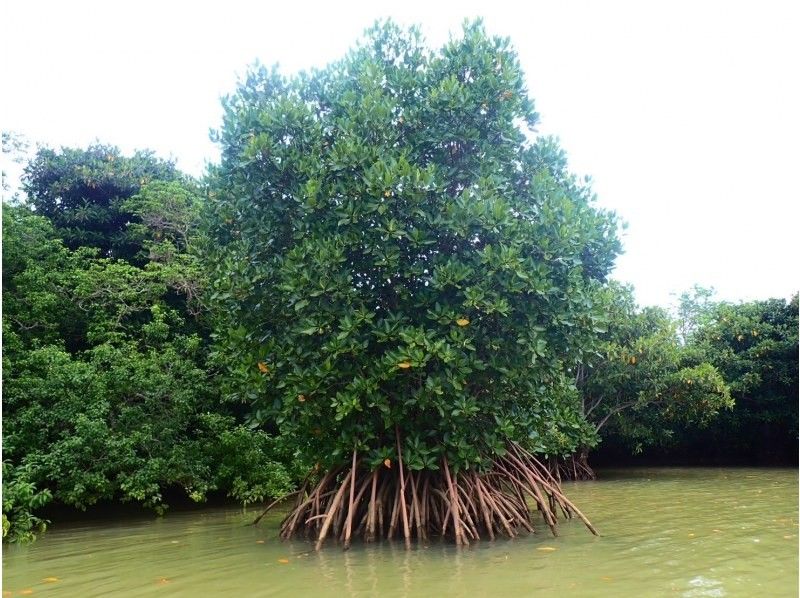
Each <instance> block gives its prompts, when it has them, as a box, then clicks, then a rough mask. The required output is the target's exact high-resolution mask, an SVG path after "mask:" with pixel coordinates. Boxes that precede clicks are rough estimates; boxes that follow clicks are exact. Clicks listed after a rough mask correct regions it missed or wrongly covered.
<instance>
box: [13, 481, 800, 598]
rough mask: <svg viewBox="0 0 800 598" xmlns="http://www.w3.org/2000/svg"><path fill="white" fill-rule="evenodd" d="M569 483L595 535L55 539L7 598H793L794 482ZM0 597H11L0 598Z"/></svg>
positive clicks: (230, 526)
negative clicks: (468, 542) (357, 540)
mask: <svg viewBox="0 0 800 598" xmlns="http://www.w3.org/2000/svg"><path fill="white" fill-rule="evenodd" d="M602 476H603V479H602V480H601V481H598V482H583V483H578V484H566V485H565V489H566V491H567V494H568V495H569V496H570V497H571V498H573V499H574V500H575V502H576V504H578V506H579V507H580V508H581V509H582V510H583V511H584V512H585V513H586V514H587V515H588V516H589V518H590V519H591V520H592V522H593V523H594V524H595V526H596V527H597V528H598V529H599V530H600V533H601V534H603V536H602V537H601V538H595V537H594V536H592V535H591V534H590V533H589V532H588V531H586V530H585V528H583V526H582V524H581V523H580V522H577V521H576V522H568V523H563V524H562V525H561V535H560V536H559V537H558V538H553V537H552V536H551V535H550V534H549V532H547V531H546V528H545V526H544V525H540V526H539V529H540V533H538V534H536V535H535V536H530V537H527V538H521V539H517V540H513V541H507V540H498V541H496V542H488V541H487V542H480V543H475V544H473V546H471V547H470V548H466V549H457V548H455V547H453V546H451V545H448V544H444V543H439V542H429V543H426V544H421V545H416V546H415V547H414V548H413V549H412V550H410V551H407V550H405V548H404V546H403V543H402V542H400V543H383V544H377V545H370V546H364V545H358V544H356V545H354V546H353V548H352V549H351V550H349V551H346V552H343V551H341V550H340V549H338V548H337V547H336V546H335V545H334V544H333V543H330V544H329V545H328V547H327V548H326V549H325V550H323V551H321V552H319V553H316V552H314V550H313V544H312V543H310V542H304V541H293V542H281V541H279V540H277V539H276V537H277V526H278V522H279V519H280V514H279V513H273V514H270V516H269V518H268V520H266V521H265V522H262V525H261V526H259V527H257V528H256V527H253V526H250V525H247V523H248V522H250V521H252V519H253V517H254V514H255V513H256V512H257V509H253V510H252V511H251V512H249V513H243V512H242V511H241V510H236V509H213V510H212V509H210V510H207V511H202V512H193V513H171V514H168V515H167V516H166V517H164V518H160V519H148V520H137V521H115V522H104V523H99V522H92V523H89V524H83V525H76V524H71V525H55V526H52V527H51V529H50V530H49V531H48V532H47V533H46V534H45V535H44V536H43V537H42V538H41V539H40V540H39V541H37V542H35V543H33V544H31V545H27V546H5V547H4V550H3V592H4V596H22V595H30V594H29V591H32V592H33V595H37V596H39V595H41V596H80V597H90V596H126V597H127V596H214V595H219V596H228V595H230V596H314V597H319V598H322V597H324V596H337V597H342V596H470V597H472V596H535V595H541V596H552V595H557V593H562V594H564V595H570V596H686V597H696V596H770V597H773V596H778V597H780V596H792V597H794V596H797V595H798V585H797V584H798V581H797V579H798V578H797V576H798V495H797V492H798V476H797V471H795V470H756V469H663V468H662V469H637V470H624V471H614V472H603V473H602ZM7 592H11V594H8V593H7ZM22 592H25V594H23V593H22Z"/></svg>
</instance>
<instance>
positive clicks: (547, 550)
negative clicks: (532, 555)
mask: <svg viewBox="0 0 800 598" xmlns="http://www.w3.org/2000/svg"><path fill="white" fill-rule="evenodd" d="M536 550H541V551H542V552H553V551H554V550H558V548H553V547H552V546H539V548H537V549H536Z"/></svg>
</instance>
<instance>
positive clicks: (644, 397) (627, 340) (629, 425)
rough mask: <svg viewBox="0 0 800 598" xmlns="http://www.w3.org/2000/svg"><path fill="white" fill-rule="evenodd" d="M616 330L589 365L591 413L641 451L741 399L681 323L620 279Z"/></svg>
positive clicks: (613, 309)
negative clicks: (638, 298) (683, 335)
mask: <svg viewBox="0 0 800 598" xmlns="http://www.w3.org/2000/svg"><path fill="white" fill-rule="evenodd" d="M606 301H607V302H608V305H609V306H610V311H609V313H610V320H609V326H608V331H607V332H606V334H605V335H604V340H605V343H604V345H603V348H602V350H601V352H600V355H599V357H598V358H595V359H593V360H592V361H591V362H589V363H587V364H586V365H585V366H584V368H583V369H582V370H581V378H582V379H581V391H582V393H583V405H584V413H585V415H586V417H587V419H588V420H589V421H590V422H592V424H593V425H594V426H595V429H596V431H597V432H598V433H599V432H600V431H601V430H603V429H604V428H605V427H608V428H610V429H607V430H605V431H604V433H607V434H612V435H615V436H617V437H619V438H621V439H622V440H623V441H624V442H625V443H627V444H628V445H629V446H632V447H634V449H635V450H636V451H639V450H641V447H642V446H643V445H647V444H653V443H656V442H664V441H667V440H668V439H669V438H670V437H671V436H672V434H673V433H674V429H675V428H676V427H677V428H681V429H682V428H684V427H685V426H705V425H707V424H708V422H709V421H710V420H711V419H712V418H713V417H715V416H716V415H717V414H718V413H719V412H720V410H724V409H730V408H731V407H732V406H733V401H732V400H731V397H730V391H729V389H728V385H727V384H726V383H725V380H724V379H723V376H722V375H721V374H720V372H719V371H718V370H717V369H716V368H715V367H714V366H713V365H711V364H709V363H707V362H704V361H699V362H695V360H694V359H693V358H694V355H695V354H694V352H693V351H692V350H690V349H688V348H687V347H685V346H684V345H683V344H682V343H680V342H679V337H678V334H677V330H676V323H675V322H674V321H673V320H672V318H671V317H670V316H669V314H668V313H667V312H666V311H665V310H663V309H660V308H657V307H648V308H644V309H641V310H639V309H637V308H636V306H635V304H634V301H633V294H632V291H631V289H629V288H626V287H619V286H616V285H612V286H610V287H609V288H608V294H607V296H606Z"/></svg>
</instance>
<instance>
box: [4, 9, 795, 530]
mask: <svg viewBox="0 0 800 598" xmlns="http://www.w3.org/2000/svg"><path fill="white" fill-rule="evenodd" d="M224 107H225V117H224V121H223V124H222V127H221V129H220V130H219V131H218V132H217V133H216V139H217V141H218V142H219V144H220V148H221V155H222V160H221V163H220V164H219V165H218V166H214V167H211V168H210V169H209V171H208V173H207V175H206V176H205V177H204V178H203V179H202V180H196V179H193V178H192V177H190V176H187V175H186V174H184V173H182V172H180V171H179V170H178V169H177V168H176V166H175V164H174V163H172V162H170V161H166V160H163V159H161V158H159V157H157V156H156V155H154V154H153V153H152V152H149V151H140V152H136V153H134V154H132V155H125V154H123V153H122V152H121V151H120V150H119V149H118V148H116V147H111V146H106V145H102V144H99V143H98V144H94V145H91V146H89V147H86V148H60V149H52V148H47V147H40V148H38V150H37V151H36V152H35V155H33V156H32V157H31V158H30V160H29V161H28V162H27V164H26V166H25V170H24V176H23V181H22V182H23V186H22V193H21V195H20V196H18V197H16V198H14V199H13V200H12V201H8V202H6V203H4V205H3V213H2V224H3V233H2V238H3V257H2V259H3V290H2V304H3V318H2V333H3V374H2V375H3V396H2V404H3V422H2V435H3V454H2V458H3V466H2V473H3V475H2V477H3V481H2V484H3V486H2V489H3V492H2V494H3V499H2V500H3V537H4V539H5V540H7V541H27V540H31V539H33V538H34V537H35V535H36V533H38V532H39V531H41V530H43V529H44V528H45V526H46V524H47V523H48V522H47V521H46V520H45V515H43V512H44V511H45V510H46V509H47V507H48V506H52V505H63V506H67V507H71V508H76V509H81V510H91V509H92V508H93V507H95V506H96V505H99V504H106V503H134V504H139V505H143V506H145V507H148V508H151V509H153V510H154V511H155V512H157V513H163V512H164V511H165V510H166V509H167V508H168V506H169V505H168V504H167V501H168V500H172V499H174V500H175V501H178V502H181V501H187V500H188V501H194V502H202V501H204V500H206V499H207V498H208V497H210V496H226V497H230V499H232V500H236V501H240V502H241V503H244V504H252V503H260V502H263V501H265V500H268V499H273V498H276V497H280V496H283V495H285V494H287V493H289V492H292V491H293V490H296V489H297V488H301V489H302V491H301V492H300V496H303V492H308V493H309V495H311V496H314V493H316V495H317V496H328V497H329V498H328V499H327V500H329V501H331V504H330V507H329V508H328V512H329V513H330V520H333V516H334V513H335V512H336V510H337V509H339V506H337V505H336V504H334V502H335V501H336V500H338V501H339V503H340V504H341V505H342V506H341V512H342V513H343V515H342V517H343V518H344V523H343V524H342V530H341V534H342V537H343V538H344V539H345V540H346V542H349V540H350V531H351V526H352V528H353V532H354V535H355V534H356V533H357V531H358V529H357V528H359V525H358V523H359V522H360V521H363V525H362V526H361V531H362V532H363V535H364V537H365V539H367V540H369V539H371V537H374V536H375V534H376V533H380V530H379V529H378V528H377V527H376V526H377V524H376V521H377V519H376V517H378V515H376V513H375V509H376V506H375V505H376V495H377V496H378V498H380V496H381V494H382V493H383V494H385V495H387V499H386V500H385V501H384V502H383V503H382V504H383V505H385V506H386V508H388V509H389V510H390V511H391V510H392V508H393V507H392V505H399V507H396V508H395V510H396V511H397V512H398V513H400V514H399V515H397V518H398V519H399V520H400V521H401V523H398V524H397V525H398V527H399V528H402V527H405V529H404V530H403V533H404V535H405V537H406V538H409V537H410V535H411V534H412V533H413V534H416V535H417V536H418V537H420V536H423V535H425V534H426V533H429V531H430V530H429V529H428V528H429V527H430V526H429V525H428V524H426V521H425V517H430V518H432V519H431V520H435V518H436V517H437V516H439V517H440V518H444V519H445V520H446V519H447V517H451V519H452V521H453V524H452V525H453V528H454V529H453V531H452V533H453V534H454V538H455V540H456V541H457V542H459V543H466V542H468V537H469V538H472V537H474V536H477V535H478V534H479V532H480V533H484V532H487V533H488V534H490V535H492V534H493V533H494V532H495V531H497V530H498V529H499V528H501V527H502V526H505V528H506V531H507V532H508V534H509V535H512V530H511V529H510V527H509V526H508V525H507V521H506V519H513V517H511V516H510V515H509V513H512V514H513V515H514V517H518V520H514V521H515V522H516V524H517V525H518V526H521V527H525V526H526V525H527V523H526V519H525V517H526V515H524V514H519V513H518V512H517V511H515V510H514V509H515V508H516V507H515V504H512V503H513V501H510V500H508V499H507V498H506V493H507V492H508V489H509V488H510V487H515V484H517V481H519V480H522V481H519V486H518V487H516V491H517V492H519V494H520V495H522V494H524V492H530V494H531V497H532V499H533V500H535V501H536V502H537V504H538V505H539V507H540V509H541V510H542V511H543V513H545V519H546V520H547V522H548V524H551V523H552V522H551V521H550V520H549V517H551V516H552V517H553V518H555V512H554V511H555V507H554V506H553V505H554V504H555V503H558V504H560V505H561V506H562V508H564V509H565V510H566V511H570V510H571V505H570V503H569V502H568V501H567V502H561V501H562V500H566V499H564V498H563V497H562V496H561V495H560V494H559V492H558V491H557V489H556V487H555V486H551V485H549V483H548V482H547V480H548V479H550V478H548V476H550V475H556V476H560V477H562V478H563V477H568V478H590V477H593V476H594V475H595V474H594V471H593V469H592V463H593V459H592V455H593V453H595V452H598V457H599V459H598V462H599V463H603V464H608V463H620V462H626V461H630V460H631V459H633V458H638V459H641V458H644V457H648V458H653V459H660V460H662V462H687V463H700V462H712V463H750V464H753V463H757V464H784V465H785V464H796V463H797V446H798V395H797V389H798V297H797V295H794V297H792V298H791V299H789V300H786V299H782V298H775V299H769V300H764V301H750V302H744V303H730V302H725V301H717V300H715V298H714V296H713V292H712V291H710V290H708V289H704V288H702V287H695V288H694V289H691V290H689V291H687V292H686V293H684V294H683V295H682V296H681V297H680V298H679V299H678V300H677V301H676V304H675V306H674V308H673V309H672V310H668V309H664V308H662V307H655V306H646V307H641V306H638V305H637V304H636V301H635V299H634V289H632V288H630V287H626V286H624V285H620V284H618V283H616V282H614V281H613V280H610V279H609V275H610V274H611V272H612V269H613V264H614V259H615V257H616V255H617V254H618V253H619V252H620V251H621V245H620V242H619V240H618V238H617V227H618V224H619V223H618V219H617V217H616V216H615V215H614V214H612V213H609V212H606V211H604V210H601V209H600V208H598V207H597V206H596V204H595V201H594V194H593V192H592V190H591V187H590V184H589V182H588V181H586V180H583V179H578V178H577V177H575V176H574V175H572V174H571V173H570V171H569V169H568V165H567V160H566V155H565V153H564V151H563V150H562V149H561V148H560V147H559V145H558V142H557V140H555V139H553V138H550V137H537V136H534V134H533V128H534V127H535V125H536V123H537V122H538V114H537V113H536V112H535V110H534V105H533V102H532V100H530V99H529V97H528V92H527V89H526V88H525V83H524V77H523V75H522V73H521V69H520V67H519V64H518V61H517V59H516V56H515V54H514V52H513V49H511V48H510V46H509V43H508V41H507V40H503V39H499V38H493V37H490V36H488V35H486V33H485V32H484V31H483V28H482V26H481V25H480V24H473V25H469V26H467V27H466V28H465V31H464V36H463V37H462V38H458V39H455V40H452V41H451V42H450V43H449V44H448V45H446V46H445V47H444V48H443V49H442V50H440V51H438V52H429V51H427V50H426V49H425V47H424V45H423V44H422V41H421V38H420V36H419V34H418V33H417V32H416V31H415V30H413V29H412V30H401V29H399V28H397V27H395V26H393V25H390V24H385V25H379V26H376V27H375V28H374V29H373V30H371V32H370V33H369V34H368V36H367V39H366V41H365V42H363V43H362V45H360V46H358V47H357V48H356V49H355V50H354V51H353V52H351V53H350V54H348V56H347V57H346V58H344V59H342V60H341V61H339V62H337V63H334V64H332V65H331V66H329V67H328V68H326V69H323V70H320V71H315V72H313V73H303V74H301V75H297V76H294V77H285V76H282V75H281V74H280V73H279V72H278V71H276V70H270V69H266V68H263V67H256V68H254V69H253V70H252V71H251V72H250V73H249V74H248V76H247V77H246V78H245V79H244V80H243V81H242V82H241V84H240V86H239V88H238V89H237V90H236V91H235V93H233V94H231V95H230V96H229V97H228V98H226V100H225V103H224ZM12 145H13V144H12V140H11V138H10V137H8V136H7V135H4V151H6V150H8V151H11V149H12ZM487 472H489V473H491V472H494V473H495V474H496V475H497V476H506V477H505V478H504V480H505V481H504V482H503V484H504V485H503V486H502V487H500V486H498V487H496V488H495V487H490V486H488V485H485V484H486V482H485V480H486V479H488V477H487V476H485V474H486V473H487ZM429 487H430V489H431V490H430V498H426V497H427V496H428V495H427V494H424V493H427V492H429V490H428V489H429ZM407 488H410V489H407ZM540 489H541V490H542V493H541V494H538V492H539V490H540ZM523 491H524V492H523ZM418 493H419V496H418V495H417V494H418ZM348 494H349V510H348V509H346V508H345V506H344V505H345V504H346V503H347V501H346V497H347V495H348ZM370 494H371V495H372V496H371V498H370ZM354 495H355V496H354ZM336 497H338V498H336ZM391 497H394V502H392V501H391V500H390V498H391ZM359 501H361V502H359ZM504 501H506V502H504ZM553 501H555V502H553ZM307 502H313V501H307ZM378 502H380V500H378ZM427 504H430V505H431V509H430V510H427V509H426V508H424V505H427ZM504 504H505V505H506V506H502V505H504ZM487 505H488V506H487ZM492 505H498V506H497V507H496V509H493V507H492ZM309 508H311V507H310V506H308V505H305V503H301V502H300V501H298V503H297V505H296V510H295V515H296V517H295V518H294V519H292V517H290V518H288V520H287V524H286V525H285V526H284V528H283V533H284V535H285V536H286V537H290V536H291V535H292V534H293V533H295V532H296V531H297V529H298V528H297V526H298V525H299V522H300V520H301V519H302V518H304V517H308V518H309V520H310V519H315V518H320V519H321V518H322V516H323V515H326V513H321V514H318V513H317V512H313V513H312V512H311V511H308V509H309ZM406 509H408V512H406ZM551 509H552V511H553V512H552V513H551ZM438 512H441V514H442V515H437V513H438ZM471 512H472V513H474V515H475V517H474V519H478V515H480V516H481V517H485V521H474V520H473V518H471V517H470V513H471ZM445 513H446V514H445ZM503 513H504V514H505V515H504V514H503ZM388 515H390V513H389V514H388ZM326 521H327V520H326ZM437 523H438V525H441V523H442V522H441V521H438V522H437ZM382 525H383V524H382V523H381V526H382ZM345 529H346V531H345ZM376 529H378V531H376ZM313 531H314V533H315V535H316V536H318V537H319V541H320V542H322V540H324V537H325V533H327V527H325V526H323V529H322V530H320V529H319V528H318V527H315V529H314V530H313ZM399 533H400V532H398V535H399Z"/></svg>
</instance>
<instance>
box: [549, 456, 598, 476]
mask: <svg viewBox="0 0 800 598" xmlns="http://www.w3.org/2000/svg"><path fill="white" fill-rule="evenodd" d="M550 470H551V471H552V472H553V473H554V474H555V475H556V476H557V477H558V478H559V479H565V480H574V481H585V480H596V479H597V476H596V475H595V473H594V470H593V469H592V468H591V466H590V465H589V455H588V452H587V451H586V450H581V451H579V452H577V453H575V454H574V455H571V456H569V457H567V458H565V459H553V461H551V463H550Z"/></svg>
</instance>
